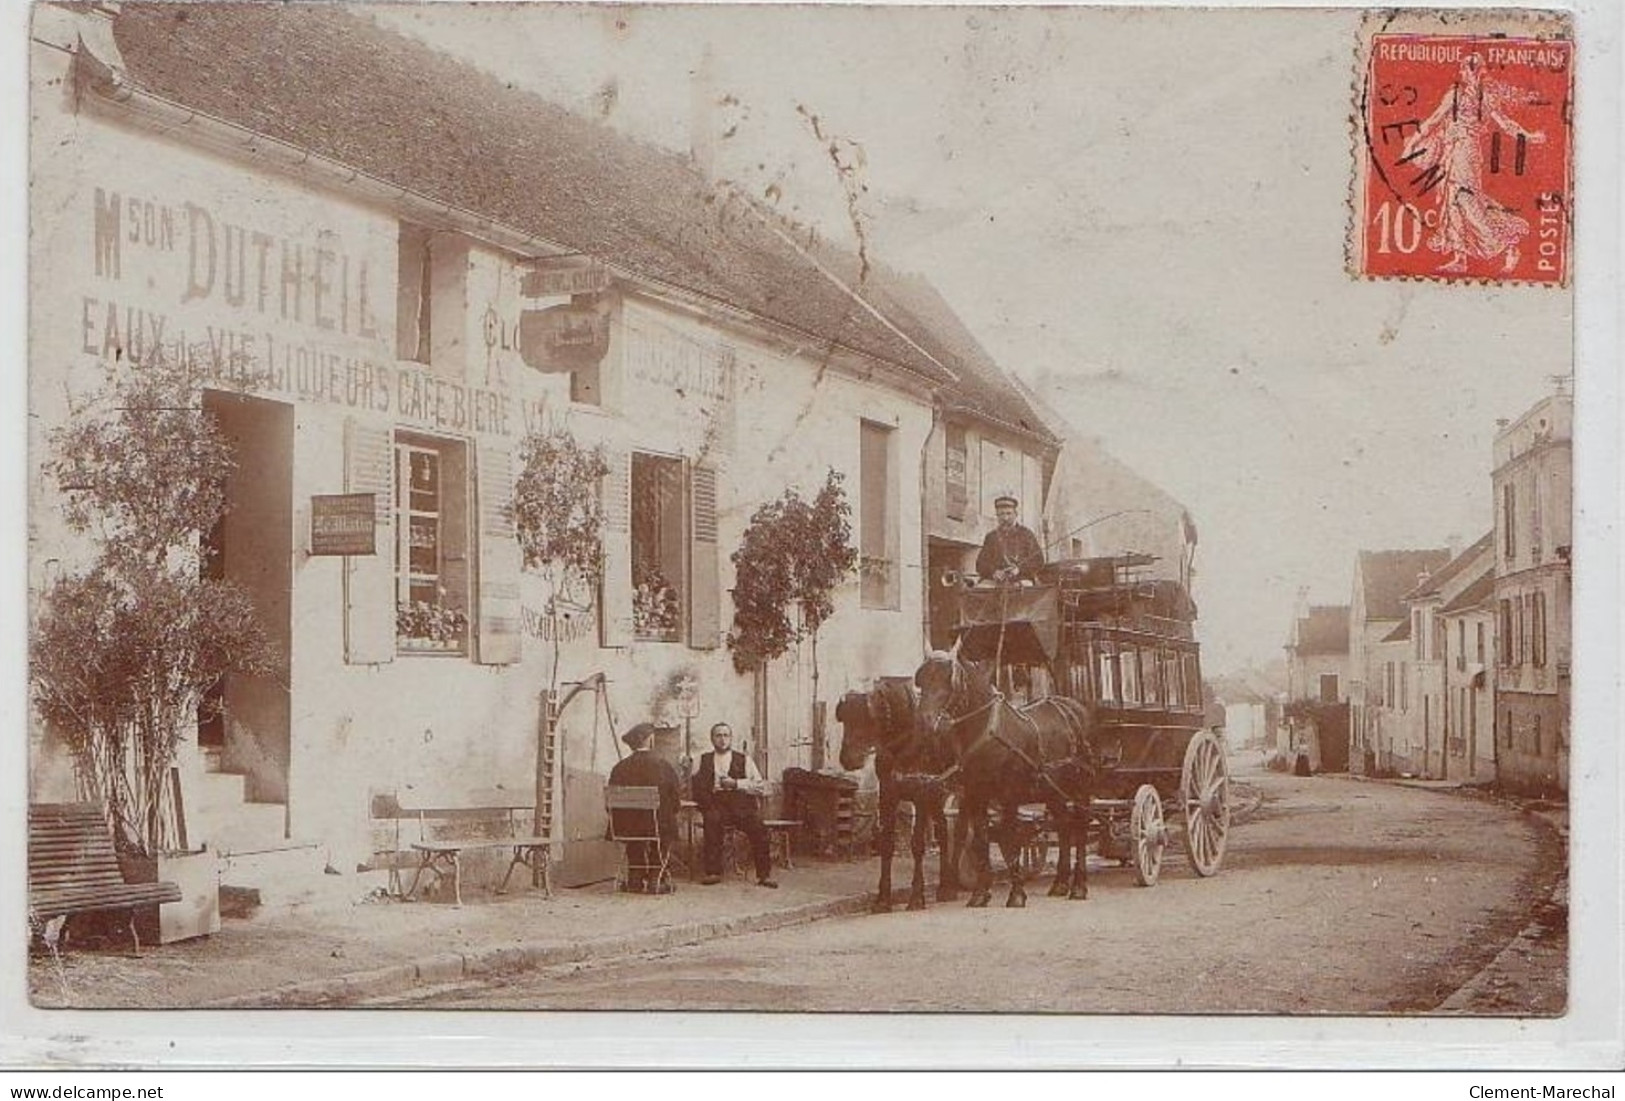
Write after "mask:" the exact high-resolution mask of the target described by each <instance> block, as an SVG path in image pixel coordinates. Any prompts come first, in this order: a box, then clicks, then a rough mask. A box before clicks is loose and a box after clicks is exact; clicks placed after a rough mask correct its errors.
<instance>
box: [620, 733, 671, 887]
mask: <svg viewBox="0 0 1625 1101" xmlns="http://www.w3.org/2000/svg"><path fill="white" fill-rule="evenodd" d="M654 736H655V726H654V724H653V723H638V725H636V726H634V727H633V728H632V729H631V730H628V731H627V732H626V733H625V734H623V735H621V741H623V742H625V743H626V744H627V745H628V746H630V747H631V749H632V754H631V756H629V757H626V758H625V759H623V760H621V761H619V762H618V763H617V764H616V765H615V767H614V768H612V769H610V770H609V785H610V787H627V788H659V789H660V809H659V810H658V811H656V812H655V818H656V821H657V822H658V823H659V826H660V842H659V845H660V846H661V847H669V846H670V845H671V844H672V843H673V842H674V841H676V839H677V806H678V802H679V800H680V798H681V793H680V790H679V787H680V784H681V780H680V779H679V777H678V775H677V769H676V767H675V766H674V765H673V764H672V763H671V762H670V761H668V760H666V759H665V758H664V757H660V756H657V755H656V754H655V753H654V752H653V751H652V750H651V749H650V748H649V747H650V746H651V745H652V744H653V742H654ZM626 846H627V853H626V855H627V863H628V864H629V865H630V866H631V868H632V869H633V870H632V871H631V872H630V873H629V875H628V877H627V884H626V889H627V890H629V891H643V890H647V891H651V892H654V893H657V894H666V893H667V892H669V891H670V890H671V889H672V886H671V883H670V882H669V881H668V882H663V883H648V882H645V880H644V873H643V872H642V871H641V870H639V866H640V865H641V866H642V867H644V868H647V867H651V866H653V867H659V866H660V865H661V864H662V863H663V859H662V858H663V856H664V854H663V853H662V852H661V851H660V850H659V849H657V848H656V843H654V842H648V841H629V842H627V843H626Z"/></svg>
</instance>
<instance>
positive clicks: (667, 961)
mask: <svg viewBox="0 0 1625 1101" xmlns="http://www.w3.org/2000/svg"><path fill="white" fill-rule="evenodd" d="M1242 778H1244V779H1245V781H1246V782H1247V783H1248V784H1251V785H1254V786H1256V787H1257V788H1258V789H1260V790H1261V792H1262V794H1263V796H1264V802H1263V804H1262V806H1261V807H1260V808H1259V810H1258V811H1257V812H1256V813H1254V814H1253V815H1252V816H1251V817H1250V818H1249V819H1248V820H1247V821H1245V822H1243V823H1240V824H1238V825H1237V826H1236V827H1234V828H1233V829H1232V831H1231V834H1230V848H1229V852H1228V855H1227V856H1226V859H1225V864H1224V868H1223V870H1222V871H1221V873H1220V874H1219V875H1218V876H1217V877H1214V878H1211V879H1199V878H1198V877H1197V876H1196V875H1195V874H1194V873H1192V872H1191V871H1190V869H1189V868H1188V866H1187V865H1186V864H1185V862H1184V859H1183V854H1182V853H1180V852H1178V851H1177V850H1175V851H1171V852H1170V854H1169V860H1168V862H1167V864H1166V865H1165V867H1164V870H1163V876H1162V880H1161V882H1160V883H1159V884H1158V885H1157V886H1156V887H1154V888H1150V889H1146V888H1140V887H1136V886H1135V885H1134V881H1133V876H1132V873H1130V872H1129V871H1128V870H1127V869H1117V868H1102V869H1100V870H1099V872H1098V873H1097V874H1095V875H1094V876H1093V877H1092V883H1091V887H1092V890H1091V896H1090V899H1089V900H1088V901H1087V902H1068V901H1065V900H1060V899H1052V898H1048V897H1045V896H1044V895H1043V894H1042V891H1039V892H1035V893H1033V895H1032V896H1031V899H1030V902H1029V905H1028V907H1027V909H1025V910H1005V909H1002V908H999V904H1000V903H1001V902H1002V901H1003V890H1002V887H1001V888H1000V889H998V890H996V892H995V896H994V908H990V909H987V910H967V909H965V908H964V907H963V906H961V905H958V904H946V905H941V906H933V907H932V908H931V909H930V910H929V911H928V912H926V913H906V912H901V911H899V912H896V913H892V914H888V915H879V916H864V917H855V918H845V919H839V920H832V921H826V922H822V923H819V924H816V925H811V926H805V927H799V928H793V929H787V930H782V931H779V932H775V933H769V934H760V935H754V936H747V937H736V938H731V939H727V940H722V941H717V942H712V943H708V944H704V945H699V946H695V947H693V948H688V949H683V950H680V951H674V952H670V953H664V954H660V955H649V956H644V957H639V958H635V959H631V960H624V959H623V960H620V961H615V962H611V963H605V964H603V965H601V966H589V967H580V968H571V969H566V970H562V971H553V972H532V973H525V974H519V975H513V976H509V977H506V978H504V979H501V980H497V981H494V982H489V983H485V984H480V985H474V986H458V987H453V988H447V989H441V990H438V991H433V990H431V991H420V992H418V994H416V995H415V996H413V997H412V998H411V999H409V1000H403V1001H401V1002H397V1003H395V1004H416V1005H429V1006H434V1007H436V1008H450V1007H454V1006H455V1007H468V1008H486V1009H499V1008H514V1009H517V1008H548V1009H669V1010H685V1009H686V1010H693V1009H712V1010H722V1009H754V1010H800V1011H862V1010H906V1011H994V1012H997V1011H1015V1012H1029V1013H1041V1012H1068V1013H1078V1012H1086V1013H1118V1012H1121V1013H1173V1012H1178V1013H1225V1012H1245V1013H1258V1012H1261V1013H1287V1014H1291V1013H1337V1014H1362V1013H1394V1012H1428V1011H1430V1010H1434V1009H1435V1008H1437V1007H1438V1006H1440V1004H1441V1003H1442V1002H1443V1001H1444V1000H1445V999H1446V998H1448V997H1449V996H1450V995H1451V994H1452V993H1453V992H1455V991H1456V990H1457V989H1458V988H1459V987H1461V986H1462V985H1463V984H1464V983H1466V982H1467V981H1468V980H1469V979H1471V978H1472V977H1473V976H1474V975H1475V974H1477V973H1478V972H1479V971H1480V969H1481V968H1483V967H1484V966H1485V965H1486V964H1487V963H1489V962H1490V961H1491V960H1492V959H1493V958H1494V957H1495V956H1496V955H1497V953H1499V952H1500V951H1501V950H1502V949H1503V948H1504V947H1506V946H1507V944H1508V943H1509V942H1510V941H1511V940H1512V939H1513V937H1514V936H1515V935H1517V934H1518V932H1519V931H1520V930H1521V929H1524V928H1525V926H1526V925H1527V924H1528V922H1529V918H1530V915H1531V914H1532V913H1534V912H1535V911H1536V909H1537V908H1538V906H1539V905H1540V904H1541V903H1542V902H1543V900H1544V899H1545V898H1546V896H1547V895H1548V894H1549V892H1550V889H1551V886H1552V884H1553V883H1554V882H1555V881H1556V879H1557V877H1558V876H1559V874H1560V873H1561V867H1560V865H1561V861H1562V850H1561V845H1560V843H1559V841H1558V840H1557V838H1556V837H1555V836H1554V835H1552V833H1551V832H1550V831H1549V830H1546V829H1544V828H1542V827H1541V826H1540V825H1539V823H1537V822H1535V821H1534V820H1533V819H1530V818H1528V817H1526V816H1523V815H1520V814H1519V813H1517V812H1516V811H1514V810H1511V809H1509V808H1507V807H1505V806H1501V805H1498V804H1496V803H1493V802H1489V801H1486V800H1482V799H1476V798H1473V797H1470V796H1467V795H1464V794H1461V793H1454V792H1439V791H1424V790H1417V789H1413V788H1406V787H1398V786H1392V785H1386V784H1376V783H1362V782H1359V781H1355V780H1351V779H1340V778H1324V777H1315V778H1298V777H1291V776H1282V775H1277V774H1274V773H1266V772H1263V771H1261V770H1255V771H1252V772H1247V773H1244V774H1243V777H1242ZM1045 885H1046V886H1047V883H1046V884H1045ZM1558 958H1559V960H1560V958H1561V957H1560V954H1559V957H1558ZM1561 966H1562V965H1561V962H1554V963H1553V964H1552V967H1553V968H1561ZM1539 978H1540V979H1541V980H1542V981H1543V982H1544V983H1545V987H1546V989H1547V990H1548V991H1549V993H1548V994H1547V995H1546V996H1544V997H1543V998H1541V999H1538V1000H1537V1004H1535V1005H1529V1004H1525V1005H1524V1006H1523V1009H1522V1011H1523V1012H1529V1011H1531V1010H1534V1011H1535V1012H1545V1013H1558V1012H1561V1010H1562V1000H1563V999H1562V992H1563V990H1564V989H1565V987H1564V981H1565V977H1564V976H1563V975H1562V974H1561V973H1558V974H1555V975H1544V976H1539Z"/></svg>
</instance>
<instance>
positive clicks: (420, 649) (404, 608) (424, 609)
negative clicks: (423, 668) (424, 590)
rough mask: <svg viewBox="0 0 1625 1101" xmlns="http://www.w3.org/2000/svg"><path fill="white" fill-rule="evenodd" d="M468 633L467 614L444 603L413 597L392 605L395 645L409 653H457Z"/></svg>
mask: <svg viewBox="0 0 1625 1101" xmlns="http://www.w3.org/2000/svg"><path fill="white" fill-rule="evenodd" d="M467 636H468V615H467V613H466V612H463V611H460V610H459V609H456V608H448V607H446V606H445V605H444V604H431V603H429V602H428V601H426V600H413V601H410V602H408V603H405V604H397V605H396V606H395V644H396V646H397V647H398V648H399V649H401V650H404V651H409V652H413V653H460V652H461V651H462V650H463V648H464V645H465V640H466V638H467Z"/></svg>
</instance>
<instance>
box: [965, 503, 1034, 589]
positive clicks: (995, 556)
mask: <svg viewBox="0 0 1625 1101" xmlns="http://www.w3.org/2000/svg"><path fill="white" fill-rule="evenodd" d="M1020 507H1021V502H1020V501H1018V500H1017V499H1016V498H1015V497H1014V496H1013V495H1012V494H1009V493H1001V494H1000V495H999V496H997V497H995V498H993V513H994V515H995V516H997V517H998V518H999V525H998V527H996V528H994V529H993V530H992V531H990V532H988V533H987V537H986V538H985V539H983V540H982V549H981V551H980V552H978V553H977V555H976V573H977V576H979V577H981V578H982V579H983V580H986V581H998V582H1003V583H1006V584H1014V583H1016V582H1018V581H1030V580H1033V579H1035V578H1036V576H1037V573H1038V568H1039V567H1040V566H1042V565H1043V564H1044V552H1043V550H1042V549H1041V548H1040V547H1039V545H1038V537H1037V536H1036V535H1034V534H1033V533H1032V532H1031V531H1030V530H1028V529H1027V528H1025V527H1023V526H1022V525H1021V524H1020V523H1018V522H1017V520H1016V514H1017V510H1018V509H1020Z"/></svg>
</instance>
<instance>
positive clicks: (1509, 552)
mask: <svg viewBox="0 0 1625 1101" xmlns="http://www.w3.org/2000/svg"><path fill="white" fill-rule="evenodd" d="M1501 529H1502V540H1503V542H1502V547H1501V550H1502V557H1504V558H1505V559H1506V560H1507V561H1508V562H1509V563H1510V562H1511V561H1512V560H1513V559H1514V558H1515V557H1517V553H1518V490H1517V487H1516V486H1514V485H1513V484H1512V482H1510V481H1508V482H1507V483H1506V484H1505V485H1503V486H1502V487H1501Z"/></svg>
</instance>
